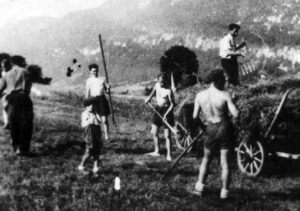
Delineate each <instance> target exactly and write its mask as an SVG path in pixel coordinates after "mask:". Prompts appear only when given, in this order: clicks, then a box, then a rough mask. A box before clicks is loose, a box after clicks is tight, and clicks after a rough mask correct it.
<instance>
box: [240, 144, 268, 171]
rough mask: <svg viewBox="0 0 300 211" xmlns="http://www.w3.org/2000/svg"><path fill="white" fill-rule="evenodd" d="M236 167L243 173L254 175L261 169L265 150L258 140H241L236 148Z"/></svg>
mask: <svg viewBox="0 0 300 211" xmlns="http://www.w3.org/2000/svg"><path fill="white" fill-rule="evenodd" d="M237 162H238V167H239V169H240V170H241V172H242V173H243V174H246V175H247V176H249V177H256V176H257V175H259V174H260V173H261V171H262V168H263V165H264V162H265V152H264V149H263V146H262V144H261V142H260V141H246V140H244V141H242V142H241V143H240V145H239V146H238V150H237Z"/></svg>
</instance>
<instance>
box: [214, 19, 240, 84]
mask: <svg viewBox="0 0 300 211" xmlns="http://www.w3.org/2000/svg"><path fill="white" fill-rule="evenodd" d="M240 28H241V27H240V26H239V25H238V24H235V23H231V24H230V25H229V26H228V29H229V33H228V34H227V35H226V36H225V37H223V38H222V39H221V40H220V43H219V45H220V52H219V56H220V57H221V65H222V67H223V69H224V73H225V77H226V81H227V83H228V85H229V84H232V85H233V86H237V85H240V82H239V67H238V61H237V57H238V56H242V57H245V56H244V54H242V53H241V52H239V51H238V50H240V49H241V48H243V47H244V46H246V43H245V42H242V43H241V44H240V45H238V46H237V45H236V43H235V39H236V37H237V36H238V34H239V30H240Z"/></svg>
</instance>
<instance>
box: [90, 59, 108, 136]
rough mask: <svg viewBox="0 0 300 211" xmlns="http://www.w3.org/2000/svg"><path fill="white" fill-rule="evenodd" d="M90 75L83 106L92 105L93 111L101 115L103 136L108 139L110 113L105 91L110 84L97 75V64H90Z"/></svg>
mask: <svg viewBox="0 0 300 211" xmlns="http://www.w3.org/2000/svg"><path fill="white" fill-rule="evenodd" d="M89 70H90V74H91V77H90V78H88V79H87V81H86V95H85V97H86V100H85V106H89V105H92V110H93V112H94V113H95V114H96V115H98V116H100V117H101V122H102V125H103V131H104V138H105V140H108V128H109V127H108V120H107V118H108V115H109V114H110V110H109V105H108V101H107V99H106V97H105V92H108V90H109V89H110V85H109V84H107V83H106V80H105V78H104V77H100V76H98V72H99V68H98V65H97V64H90V65H89Z"/></svg>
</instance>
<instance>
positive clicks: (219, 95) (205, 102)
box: [196, 87, 229, 123]
mask: <svg viewBox="0 0 300 211" xmlns="http://www.w3.org/2000/svg"><path fill="white" fill-rule="evenodd" d="M228 96H229V93H228V92H226V91H222V90H218V89H216V88H215V87H210V88H208V89H206V90H204V91H202V92H200V93H199V94H198V95H197V98H196V101H197V103H198V104H199V106H200V107H201V110H202V112H203V113H204V116H205V118H206V119H207V121H208V122H211V123H217V122H220V121H221V120H222V119H224V118H227V117H228V106H227V98H228Z"/></svg>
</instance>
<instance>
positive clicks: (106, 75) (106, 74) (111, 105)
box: [99, 34, 117, 128]
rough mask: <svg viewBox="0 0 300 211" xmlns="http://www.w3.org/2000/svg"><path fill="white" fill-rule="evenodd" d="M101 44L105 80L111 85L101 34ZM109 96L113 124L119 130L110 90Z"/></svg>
mask: <svg viewBox="0 0 300 211" xmlns="http://www.w3.org/2000/svg"><path fill="white" fill-rule="evenodd" d="M99 43H100V49H101V54H102V61H103V67H104V72H105V78H106V82H107V83H109V80H108V73H107V69H106V62H105V57H104V50H103V44H102V38H101V34H99ZM108 96H109V105H110V110H111V118H112V122H113V124H114V126H115V127H116V128H117V124H116V121H115V115H114V110H113V104H112V99H111V93H110V89H108Z"/></svg>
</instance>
